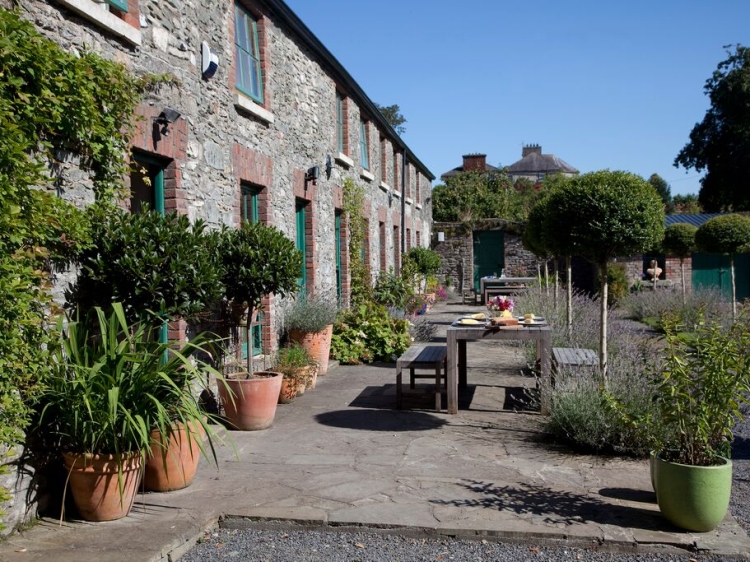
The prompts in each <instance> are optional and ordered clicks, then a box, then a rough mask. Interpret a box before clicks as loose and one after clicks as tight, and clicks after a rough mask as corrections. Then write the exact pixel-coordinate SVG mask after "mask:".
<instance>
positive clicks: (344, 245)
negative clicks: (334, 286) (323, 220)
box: [336, 209, 352, 302]
mask: <svg viewBox="0 0 750 562" xmlns="http://www.w3.org/2000/svg"><path fill="white" fill-rule="evenodd" d="M336 210H337V211H338V212H340V213H341V240H340V241H339V246H340V247H341V297H342V300H343V301H344V302H349V300H350V298H351V294H352V293H351V288H352V276H351V264H350V260H349V221H348V219H347V218H346V213H344V212H343V211H341V209H336Z"/></svg>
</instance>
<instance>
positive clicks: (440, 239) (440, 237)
mask: <svg viewBox="0 0 750 562" xmlns="http://www.w3.org/2000/svg"><path fill="white" fill-rule="evenodd" d="M438 242H445V232H438Z"/></svg>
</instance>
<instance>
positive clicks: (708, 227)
mask: <svg viewBox="0 0 750 562" xmlns="http://www.w3.org/2000/svg"><path fill="white" fill-rule="evenodd" d="M695 243H696V245H697V246H698V248H699V249H700V250H702V251H704V252H708V253H711V254H727V255H732V254H736V253H738V252H739V251H740V249H741V248H742V247H743V246H746V245H748V244H750V218H747V217H743V216H742V215H734V214H733V215H721V216H718V217H714V218H712V219H711V220H708V221H706V222H705V223H703V224H702V225H701V226H700V228H699V229H698V230H697V232H696V233H695Z"/></svg>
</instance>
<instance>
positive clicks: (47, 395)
mask: <svg viewBox="0 0 750 562" xmlns="http://www.w3.org/2000/svg"><path fill="white" fill-rule="evenodd" d="M111 310H112V311H111V314H110V315H109V316H106V315H105V313H104V311H103V310H102V309H101V308H99V307H96V308H95V309H94V310H93V311H92V313H91V314H90V315H89V316H88V318H87V319H86V320H84V321H77V320H75V321H73V320H69V321H68V322H67V325H66V324H65V322H64V321H63V319H62V318H60V320H59V321H58V324H57V332H56V335H57V338H56V340H55V342H54V344H53V345H51V351H50V355H51V361H50V374H49V378H48V380H46V381H45V383H46V384H45V388H44V390H43V392H42V394H41V396H40V407H41V414H40V419H39V428H40V429H41V430H43V431H49V432H51V433H52V434H53V436H54V437H55V439H56V442H57V445H58V446H59V447H60V448H61V450H62V454H63V460H64V464H65V468H66V470H67V471H68V478H69V482H70V489H71V492H72V495H73V499H74V502H75V505H76V507H77V508H78V511H79V513H80V515H81V516H82V517H83V518H84V519H87V520H90V521H109V520H112V519H118V518H121V517H124V516H125V515H127V514H128V513H129V511H130V509H131V507H132V504H133V499H134V497H135V493H136V490H137V486H138V483H139V482H140V478H141V470H142V466H143V460H144V458H145V457H146V456H148V455H149V454H150V451H151V446H152V437H151V431H152V429H158V430H160V431H161V432H162V433H163V434H165V435H168V434H169V432H170V428H171V427H172V425H173V423H174V421H175V420H179V421H180V422H182V423H184V424H185V425H187V426H192V427H196V428H197V427H201V428H202V431H203V432H205V434H206V435H207V438H208V440H209V443H212V441H211V440H212V437H213V433H212V431H211V430H210V428H209V427H208V426H207V419H208V418H207V417H206V416H205V414H204V413H203V412H202V411H201V409H200V406H199V403H198V400H197V398H196V397H195V396H194V395H193V393H192V392H190V390H189V389H190V387H191V385H193V384H195V383H198V382H200V381H202V380H203V378H204V377H203V375H204V374H205V372H206V370H211V367H209V366H208V365H206V364H205V363H203V362H201V361H198V360H196V359H195V358H194V357H191V356H192V355H194V354H195V352H198V351H206V350H205V348H204V347H203V345H202V342H201V340H203V338H202V337H201V338H197V339H196V340H194V341H193V342H191V343H188V344H185V345H184V346H183V347H182V348H181V349H180V350H175V349H172V348H171V347H170V346H168V345H167V344H165V343H161V342H159V341H158V340H157V339H156V338H155V337H154V332H153V327H151V326H149V325H148V324H147V323H138V324H135V325H129V324H128V322H127V320H126V316H125V310H124V307H123V306H122V305H120V304H119V303H114V304H113V305H112V309H111ZM196 441H197V442H198V444H199V448H201V449H203V447H204V446H203V444H202V443H201V441H200V440H197V439H196ZM211 451H212V452H213V445H211ZM214 460H215V456H214Z"/></svg>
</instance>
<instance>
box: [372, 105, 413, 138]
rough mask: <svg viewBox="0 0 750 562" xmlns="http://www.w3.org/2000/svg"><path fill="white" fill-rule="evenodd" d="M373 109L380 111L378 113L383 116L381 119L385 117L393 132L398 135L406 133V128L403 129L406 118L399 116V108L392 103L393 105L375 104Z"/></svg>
mask: <svg viewBox="0 0 750 562" xmlns="http://www.w3.org/2000/svg"><path fill="white" fill-rule="evenodd" d="M375 107H377V108H378V109H379V110H380V113H382V114H383V117H385V120H386V121H388V123H389V124H390V125H391V127H393V130H394V131H396V132H397V133H398V134H399V135H403V134H404V133H405V132H406V127H404V123H406V118H405V117H404V116H403V115H401V108H400V107H399V106H398V104H395V103H394V104H393V105H380V104H378V103H376V104H375Z"/></svg>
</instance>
